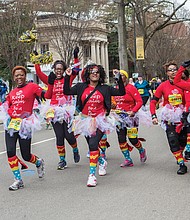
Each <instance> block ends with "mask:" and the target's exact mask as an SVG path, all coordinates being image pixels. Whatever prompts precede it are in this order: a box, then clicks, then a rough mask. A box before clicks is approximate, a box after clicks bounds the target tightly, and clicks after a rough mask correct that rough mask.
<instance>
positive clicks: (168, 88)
mask: <svg viewBox="0 0 190 220" xmlns="http://www.w3.org/2000/svg"><path fill="white" fill-rule="evenodd" d="M154 96H155V97H157V98H158V99H160V98H161V97H162V96H163V98H164V100H163V106H165V105H166V104H171V105H172V106H178V105H179V104H183V105H184V104H185V101H184V93H183V90H182V89H180V88H179V87H177V86H176V85H173V84H172V83H170V81H169V80H167V81H165V82H163V83H161V84H160V85H159V86H158V88H157V89H156V92H155V93H154ZM150 112H151V114H155V112H156V102H155V100H151V102H150Z"/></svg>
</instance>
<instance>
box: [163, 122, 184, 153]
mask: <svg viewBox="0 0 190 220" xmlns="http://www.w3.org/2000/svg"><path fill="white" fill-rule="evenodd" d="M166 135H167V139H168V143H169V146H170V150H171V152H176V151H179V150H180V149H181V148H185V146H186V143H187V128H183V129H182V130H181V132H180V133H177V132H176V125H167V129H166Z"/></svg>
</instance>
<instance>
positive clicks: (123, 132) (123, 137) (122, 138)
mask: <svg viewBox="0 0 190 220" xmlns="http://www.w3.org/2000/svg"><path fill="white" fill-rule="evenodd" d="M117 137H118V141H119V143H125V142H126V141H127V128H123V129H119V130H117ZM128 139H129V141H130V143H131V144H132V145H136V144H137V143H138V138H128Z"/></svg>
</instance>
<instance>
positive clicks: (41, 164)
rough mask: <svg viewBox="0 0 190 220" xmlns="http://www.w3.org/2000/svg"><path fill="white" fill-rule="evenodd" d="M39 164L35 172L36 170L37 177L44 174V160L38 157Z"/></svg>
mask: <svg viewBox="0 0 190 220" xmlns="http://www.w3.org/2000/svg"><path fill="white" fill-rule="evenodd" d="M38 161H39V165H38V166H36V167H37V172H38V177H39V178H42V177H43V176H44V174H45V167H44V165H45V164H44V160H43V159H38Z"/></svg>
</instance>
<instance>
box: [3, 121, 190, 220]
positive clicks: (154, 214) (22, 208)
mask: <svg viewBox="0 0 190 220" xmlns="http://www.w3.org/2000/svg"><path fill="white" fill-rule="evenodd" d="M139 137H144V138H146V140H147V141H146V142H144V146H145V148H146V149H147V155H148V160H147V162H146V164H141V162H140V160H139V154H138V152H137V150H136V149H134V150H133V151H132V153H131V154H132V159H133V162H134V167H128V168H120V166H119V165H120V163H121V162H123V156H122V154H121V152H120V150H119V146H118V143H117V137H116V134H115V133H112V134H110V135H109V136H108V140H109V143H110V145H111V147H110V148H109V149H108V150H107V158H108V168H107V175H106V176H104V177H99V176H98V175H97V181H98V185H97V186H96V187H95V188H88V187H87V186H86V182H87V177H88V172H89V163H88V159H87V158H86V153H87V151H88V148H87V144H86V141H85V139H84V137H82V136H81V137H79V138H78V146H79V149H80V155H81V161H80V162H79V163H78V164H75V163H74V161H73V156H72V150H71V148H70V147H69V145H68V144H66V149H67V163H68V168H67V169H65V170H62V171H60V170H56V167H57V163H58V161H59V159H58V154H57V150H56V148H55V138H54V132H53V130H45V129H43V130H42V131H40V132H38V133H36V134H35V136H34V137H33V142H32V143H33V146H32V152H33V153H34V154H36V155H38V156H40V157H42V158H44V160H45V165H46V175H45V177H44V179H39V178H38V176H37V173H36V167H35V166H34V165H31V164H29V163H27V164H28V165H29V170H30V172H24V173H22V176H23V181H24V184H25V188H24V189H20V190H18V191H14V192H13V191H9V190H8V187H9V185H11V184H12V183H13V175H12V172H11V170H10V168H9V165H8V162H7V156H6V152H5V144H4V132H3V126H2V125H0V164H1V166H0V195H1V196H0V197H1V199H0V220H10V219H18V220H31V219H39V220H41V219H44V220H50V219H51V220H52V219H53V220H60V219H61V220H72V219H73V220H76V219H80V220H89V219H91V220H94V219H98V220H108V219H109V220H116V219H117V220H129V219H130V220H161V219H162V220H173V219H175V220H181V219H182V218H187V219H188V218H189V214H190V209H189V203H188V196H189V193H190V187H189V186H190V171H189V172H188V173H187V174H186V175H184V176H179V175H177V174H176V172H177V169H178V166H177V164H176V161H175V159H174V158H173V156H172V154H171V152H170V150H169V147H168V144H167V142H166V138H165V133H164V131H163V130H162V129H161V127H160V126H152V127H149V128H148V127H140V130H139ZM17 153H18V155H20V152H19V150H18V151H17ZM189 163H190V162H189ZM187 166H188V168H189V170H190V164H187Z"/></svg>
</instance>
